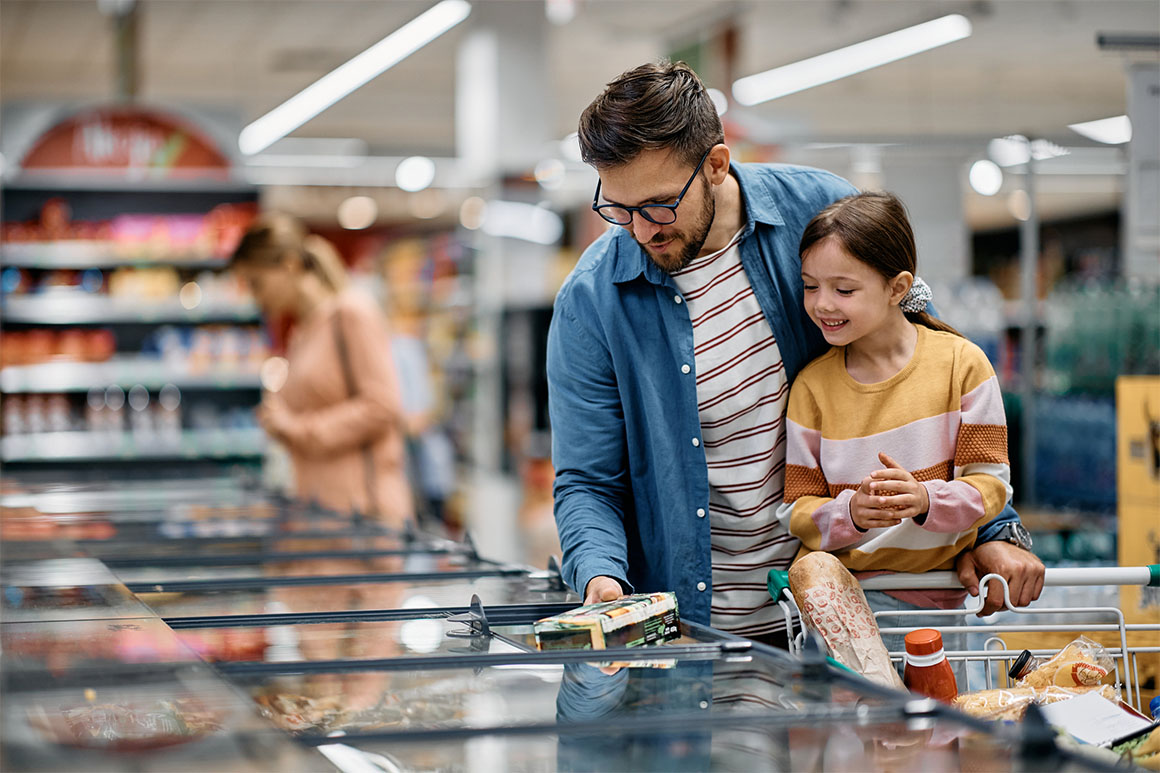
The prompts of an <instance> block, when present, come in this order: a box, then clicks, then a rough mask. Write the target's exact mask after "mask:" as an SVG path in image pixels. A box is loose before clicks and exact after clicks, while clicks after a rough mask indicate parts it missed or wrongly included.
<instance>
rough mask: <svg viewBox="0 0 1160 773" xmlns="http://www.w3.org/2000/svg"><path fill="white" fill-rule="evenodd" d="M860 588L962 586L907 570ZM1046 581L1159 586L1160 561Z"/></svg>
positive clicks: (776, 579) (780, 573)
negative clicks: (910, 572)
mask: <svg viewBox="0 0 1160 773" xmlns="http://www.w3.org/2000/svg"><path fill="white" fill-rule="evenodd" d="M860 583H861V585H862V589H863V590H919V589H931V588H962V587H963V584H962V583H961V582H959V576H958V575H957V574H955V573H954V572H925V573H923V574H909V573H907V572H895V573H893V574H880V575H878V576H877V577H868V578H866V579H864V580H861V581H860ZM1043 584H1044V585H1045V586H1046V585H1146V586H1148V587H1151V588H1160V564H1150V565H1149V566H1090V567H1077V568H1066V569H1047V570H1045V571H1044V574H1043ZM767 586H768V588H769V595H770V596H772V597H773V598H775V599H779V598H781V595H782V591H784V590H785V589H787V588H789V572H787V571H785V570H782V569H770V570H769V577H768V580H767Z"/></svg>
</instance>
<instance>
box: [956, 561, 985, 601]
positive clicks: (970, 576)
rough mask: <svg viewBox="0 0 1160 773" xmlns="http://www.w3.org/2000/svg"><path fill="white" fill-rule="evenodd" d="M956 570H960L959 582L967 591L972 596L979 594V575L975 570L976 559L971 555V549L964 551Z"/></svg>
mask: <svg viewBox="0 0 1160 773" xmlns="http://www.w3.org/2000/svg"><path fill="white" fill-rule="evenodd" d="M955 571H956V572H958V575H959V582H961V583H962V584H963V587H964V588H966V589H967V593H969V594H971V595H972V596H978V595H979V575H978V574H977V573H976V572H975V559H974V558H973V557H972V556H971V553H970V551H967V552H966V553H963V555H962V556H960V557H959V563H958V565H957V566H955Z"/></svg>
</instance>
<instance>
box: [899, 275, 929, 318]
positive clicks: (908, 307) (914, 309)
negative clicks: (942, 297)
mask: <svg viewBox="0 0 1160 773" xmlns="http://www.w3.org/2000/svg"><path fill="white" fill-rule="evenodd" d="M933 297H934V294H933V293H931V291H930V286H929V285H928V284H927V283H926V282H924V281H922V280H921V279H919V278H918V277H915V278H914V283H913V284H911V285H910V289H909V290H907V291H906V295H904V296H902V302H901V303H899V304H898V307H899V308H900V309H902V310H903V311H906V312H910V313H911V314H917V313H918V312H920V311H926V304H928V303H930V300H931V298H933Z"/></svg>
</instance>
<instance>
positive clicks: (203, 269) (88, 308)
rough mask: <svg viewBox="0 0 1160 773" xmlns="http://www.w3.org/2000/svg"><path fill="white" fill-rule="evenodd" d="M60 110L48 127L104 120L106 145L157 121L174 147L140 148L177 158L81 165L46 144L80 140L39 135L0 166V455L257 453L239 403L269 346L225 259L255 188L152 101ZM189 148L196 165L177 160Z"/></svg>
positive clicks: (102, 457) (29, 459) (88, 128)
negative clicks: (108, 109) (61, 117)
mask: <svg viewBox="0 0 1160 773" xmlns="http://www.w3.org/2000/svg"><path fill="white" fill-rule="evenodd" d="M114 114H115V115H114ZM110 116H112V117H110ZM61 126H63V127H65V128H64V129H62V128H61V127H60V126H58V127H55V128H53V129H50V130H49V131H48V132H46V134H45V137H46V138H48V137H50V135H52V136H55V135H53V133H54V132H57V133H59V132H60V131H65V132H66V133H67V132H74V133H76V136H83V137H90V138H91V136H90V135H92V133H93V132H96V133H97V134H101V135H102V136H104V134H103V133H108V137H106V140H107V142H108V143H112V144H110V145H108V147H110V148H119V147H121V145H120V144H118V143H119V142H120V141H121V139H123V138H122V136H121V134H120V133H119V132H128V135H126V136H129V135H132V136H134V137H138V139H139V140H140V138H141V137H142V136H145V135H148V136H150V137H155V138H156V139H157V142H158V143H159V146H162V145H165V143H170V145H169V146H171V147H172V148H173V149H174V152H175V153H176V156H173V157H161V156H159V157H156V158H154V159H151V160H150V162H149V163H155V162H156V163H161V162H162V161H164V162H165V163H170V162H172V163H173V164H176V166H167V167H163V168H157V169H152V170H151V171H150V173H149V174H144V175H143V174H141V173H140V171H139V170H137V171H134V167H133V165H134V164H135V163H137V162H136V161H135V160H134V158H131V157H126V158H125V159H121V160H120V161H119V162H118V160H117V159H116V158H114V159H112V161H111V162H109V159H108V158H104V157H102V158H101V159H100V161H99V162H98V161H92V163H93V166H94V169H92V170H86V167H85V164H86V163H89V161H86V158H87V157H86V158H79V159H77V158H73V159H71V160H68V162H67V163H66V162H61V161H60V160H59V158H56V159H55V160H54V157H53V153H62V152H63V153H68V152H71V153H73V154H74V155H75V154H77V153H80V154H81V155H82V156H83V155H84V153H87V152H89V151H90V150H91V148H89V147H88V146H87V145H85V144H84V143H83V142H82V143H81V144H80V145H67V144H66V145H59V146H56V148H57V149H56V150H55V151H52V152H50V153H48V155H47V156H46V155H45V151H46V148H48V146H49V145H52V142H53V141H51V140H49V139H45V140H43V141H41V142H39V143H37V144H36V145H35V146H34V147H33V149H32V150H30V151H29V153H28V154H27V156H26V157H25V158H24V159H22V161H21V164H20V167H22V168H21V169H20V172H19V173H18V174H17V176H15V177H14V178H12V179H9V180H7V181H6V190H5V198H4V202H3V217H2V220H3V222H2V224H0V233H2V241H3V243H2V244H0V324H2V325H3V328H4V334H3V336H0V393H2V394H3V398H2V400H0V403H2V406H0V412H2V415H3V438H2V441H0V460H3V461H4V462H5V463H21V464H23V463H34V464H40V465H42V466H43V465H44V464H51V463H54V462H61V463H64V462H69V463H79V462H101V463H108V464H120V465H125V464H128V463H138V462H149V463H154V464H157V463H167V462H180V461H186V460H194V459H209V460H213V459H222V460H236V459H239V458H251V459H253V458H257V457H260V456H261V455H262V453H263V452H264V449H265V438H264V435H263V433H262V432H261V430H260V429H258V428H257V426H256V423H255V420H254V417H253V415H252V409H253V407H254V406H255V405H256V403H257V401H258V390H259V389H260V381H259V378H258V373H259V369H260V367H261V364H262V362H263V361H264V360H265V359H266V358H267V357H268V356H269V355H270V347H269V344H268V342H267V340H266V337H265V335H264V334H263V333H262V332H261V331H260V329H259V327H258V324H257V323H258V322H259V317H258V312H257V309H256V308H255V307H254V304H253V303H252V301H251V300H250V298H249V295H248V292H247V290H246V288H245V287H244V286H243V285H242V284H241V283H240V281H239V280H238V279H237V278H236V277H233V276H231V275H229V274H228V273H226V272H224V271H223V270H222V269H223V268H224V267H225V265H226V260H227V258H228V256H229V255H230V253H231V251H232V250H233V248H234V246H235V245H236V244H237V241H238V240H239V239H240V238H241V235H242V234H243V233H244V231H245V229H246V227H247V226H248V224H249V223H250V222H251V220H252V219H253V217H254V216H255V215H256V213H257V202H256V199H257V193H256V191H255V190H253V189H251V188H247V187H245V186H239V185H237V184H235V183H233V182H231V181H230V179H229V170H228V161H226V160H225V157H224V156H223V155H221V154H219V153H217V152H216V151H214V150H213V149H212V148H208V146H204V140H203V138H200V137H198V136H196V133H195V132H194V131H193V130H192V129H191V128H190V127H187V126H179V125H177V124H175V123H172V122H169V121H167V120H166V119H165V118H163V117H162V118H159V117H157V116H156V115H153V114H144V117H142V116H141V115H137V114H133V113H132V112H131V111H130V112H129V113H124V112H123V111H121V112H118V111H113V112H112V113H109V114H105V113H100V111H98V113H97V114H96V115H95V117H94V116H86V115H84V114H82V115H81V116H80V117H78V118H74V119H70V120H67V121H65V122H64V123H63V124H62V125H61ZM78 141H79V140H78ZM199 143H201V144H199ZM64 148H69V149H70V150H68V151H65V150H63V149H64ZM78 148H79V150H78ZM186 152H188V153H192V154H193V155H190V157H189V158H188V159H185V160H186V161H189V162H190V163H193V159H195V158H196V159H200V160H198V161H197V163H198V164H205V166H198V167H197V169H196V170H195V171H194V172H192V173H188V174H187V173H185V172H183V171H182V172H181V173H180V174H179V173H178V172H179V171H180V170H179V169H178V167H180V166H181V164H179V163H178V160H180V159H179V158H178V157H182V153H186ZM114 155H115V154H114ZM166 159H168V160H166ZM106 162H109V163H106ZM118 163H121V164H123V166H118ZM183 163H184V162H183ZM54 164H57V165H60V166H62V167H63V168H66V169H69V170H71V171H69V172H68V173H67V174H61V173H59V172H57V171H54V170H55V166H54ZM45 166H47V167H48V168H47V169H45V168H44V167H45Z"/></svg>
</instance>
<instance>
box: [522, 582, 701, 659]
mask: <svg viewBox="0 0 1160 773" xmlns="http://www.w3.org/2000/svg"><path fill="white" fill-rule="evenodd" d="M533 630H534V631H535V634H536V647H537V648H538V649H541V650H558V649H580V650H583V649H594V650H602V649H607V648H610V647H637V646H640V645H645V644H661V643H663V642H666V641H671V640H673V639H675V638H677V637H678V636H679V635H680V622H679V617H678V614H677V596H676V594H675V593H671V592H664V593H638V594H634V595H631V596H624V597H622V598H619V599H617V600H616V601H603V602H601V603H599V604H589V605H588V606H585V607H579V608H578V609H574V610H572V611H571V612H565V613H564V614H562V615H555V616H553V617H546V618H544V619H543V620H538V621H536V623H535V625H534V626H533Z"/></svg>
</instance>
